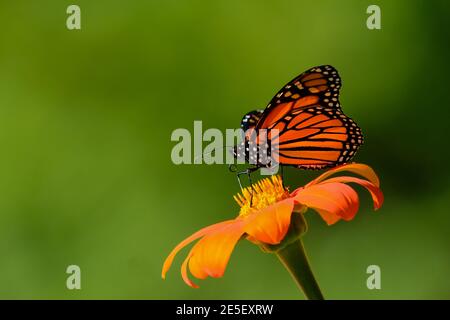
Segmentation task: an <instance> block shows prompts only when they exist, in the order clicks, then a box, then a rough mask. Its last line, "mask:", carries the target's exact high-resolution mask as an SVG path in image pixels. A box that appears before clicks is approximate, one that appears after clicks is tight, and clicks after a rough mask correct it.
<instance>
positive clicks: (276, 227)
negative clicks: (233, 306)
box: [162, 164, 383, 288]
mask: <svg viewBox="0 0 450 320" xmlns="http://www.w3.org/2000/svg"><path fill="white" fill-rule="evenodd" d="M342 171H349V172H352V173H354V174H357V175H360V176H361V177H363V178H364V179H361V178H356V177H352V176H339V177H334V178H329V177H330V176H331V175H333V174H335V173H338V172H342ZM350 182H353V183H356V184H359V185H361V186H363V187H365V188H366V189H367V190H368V191H369V192H370V194H371V196H372V199H373V202H374V208H375V210H377V209H378V208H380V207H381V205H382V203H383V194H382V192H381V190H380V188H379V186H380V183H379V180H378V177H377V175H376V174H375V172H374V171H373V170H372V169H371V168H370V167H369V166H367V165H364V164H348V165H343V166H340V167H336V168H333V169H331V170H329V171H327V172H325V173H323V174H322V175H320V176H319V177H318V178H316V179H314V180H313V181H311V182H310V183H308V184H307V185H306V186H304V187H301V188H298V189H296V190H294V191H293V192H289V191H288V190H287V189H286V188H285V187H283V184H282V180H281V178H280V177H279V176H272V177H271V178H266V179H263V180H261V181H259V182H257V183H256V184H254V185H253V189H252V187H249V188H246V189H243V190H242V194H238V195H237V196H235V199H236V201H237V203H238V204H239V205H240V207H241V209H240V213H239V216H238V217H236V218H235V219H233V220H227V221H223V222H219V223H217V224H214V225H211V226H209V227H206V228H203V229H201V230H199V231H197V232H196V233H194V234H193V235H191V236H190V237H188V238H187V239H185V240H183V241H182V242H181V243H180V244H178V245H177V246H176V247H175V248H174V249H173V250H172V252H171V253H170V254H169V256H168V257H167V259H166V260H165V262H164V265H163V269H162V277H163V279H164V278H165V276H166V273H167V271H168V270H169V268H170V266H171V264H172V262H173V259H174V257H175V255H176V254H177V253H178V251H180V250H181V249H182V248H183V247H185V246H186V245H188V244H189V243H191V242H193V241H195V240H197V239H200V240H199V241H198V242H197V243H196V244H195V245H194V246H193V248H192V249H191V251H190V252H189V254H188V255H187V257H186V259H185V260H184V262H183V264H182V266H181V275H182V277H183V280H184V281H185V282H186V283H187V284H188V285H189V286H191V287H194V288H197V285H196V284H194V283H193V282H192V281H191V280H190V279H189V277H188V269H189V271H190V272H191V274H192V275H193V276H194V277H196V278H198V279H205V278H207V277H208V276H209V277H213V278H219V277H222V276H223V274H224V272H225V269H226V266H227V264H228V260H229V259H230V256H231V253H232V252H233V249H234V247H235V245H236V243H237V242H238V241H239V239H241V238H242V237H243V236H244V237H246V238H247V239H248V240H250V241H252V242H254V243H256V244H263V245H277V244H280V243H281V242H282V240H283V239H284V238H285V236H286V234H287V232H288V229H289V227H290V225H291V216H292V214H293V212H294V214H303V213H304V212H305V211H306V209H307V208H311V209H314V210H316V211H317V212H318V213H319V214H320V216H321V217H322V218H323V220H325V222H326V223H327V224H328V225H331V224H334V223H336V222H337V221H339V220H341V219H343V220H352V219H353V218H354V216H355V215H356V212H357V211H358V207H359V199H358V195H357V193H356V191H355V190H354V189H353V188H351V187H349V186H348V185H346V184H345V183H350ZM252 193H253V198H252ZM250 204H251V205H250Z"/></svg>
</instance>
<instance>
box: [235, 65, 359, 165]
mask: <svg viewBox="0 0 450 320" xmlns="http://www.w3.org/2000/svg"><path fill="white" fill-rule="evenodd" d="M341 82H342V81H341V78H340V77H339V74H338V72H337V70H336V69H335V68H333V67H332V66H329V65H324V66H318V67H314V68H311V69H309V70H307V71H305V72H304V73H302V74H301V75H299V76H298V77H296V78H294V79H293V80H292V81H290V82H289V83H288V84H286V85H285V86H284V87H283V88H282V89H281V90H280V91H279V92H278V93H277V94H276V95H275V96H274V97H273V98H272V100H271V101H270V102H269V104H268V105H267V107H266V108H265V109H264V110H255V111H251V112H249V113H247V114H246V115H245V116H244V117H243V119H242V122H241V128H242V129H243V130H244V131H246V135H245V138H244V140H243V141H242V143H241V144H239V145H237V146H236V147H235V149H234V154H235V156H236V157H237V156H238V155H239V154H244V157H245V159H246V160H247V161H248V162H250V163H252V164H255V165H256V167H263V166H271V165H275V164H280V165H289V166H295V167H298V168H300V169H323V168H327V167H334V166H337V165H341V164H344V163H346V162H348V161H350V160H351V159H352V158H353V156H354V155H355V153H356V151H357V150H358V148H359V147H360V145H361V144H362V143H363V136H362V133H361V129H360V128H359V127H358V126H357V124H356V123H355V122H354V121H353V120H352V119H351V118H349V117H347V116H346V115H345V114H344V113H343V112H342V109H341V105H340V102H339V91H340V88H341V85H342V84H341ZM271 130H276V131H272V132H271ZM263 133H264V135H263ZM252 151H253V152H252ZM264 152H265V153H264ZM255 153H256V155H255ZM275 155H276V157H275V159H277V160H276V162H278V163H273V162H274V161H273V160H272V161H269V162H268V161H262V160H261V159H264V160H265V159H266V158H267V156H269V157H271V159H274V157H273V156H275Z"/></svg>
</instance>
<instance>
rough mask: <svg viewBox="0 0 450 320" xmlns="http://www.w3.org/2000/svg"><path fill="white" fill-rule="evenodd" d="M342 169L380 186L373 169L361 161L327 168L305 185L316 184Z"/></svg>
mask: <svg viewBox="0 0 450 320" xmlns="http://www.w3.org/2000/svg"><path fill="white" fill-rule="evenodd" d="M342 171H349V172H353V173H356V174H358V175H360V176H362V177H364V178H366V179H367V180H369V181H370V182H372V184H374V185H375V186H376V187H379V186H380V180H379V179H378V176H377V174H376V173H375V171H373V169H372V168H371V167H369V166H368V165H365V164H362V163H351V164H345V165H342V166H338V167H336V168H333V169H330V170H328V171H327V172H325V173H323V174H321V175H320V176H319V177H317V178H316V179H314V180H313V181H311V182H310V183H308V184H307V185H306V187H308V186H311V185H314V184H317V183H319V182H321V181H323V180H325V179H326V178H328V177H329V176H331V175H333V174H335V173H338V172H342Z"/></svg>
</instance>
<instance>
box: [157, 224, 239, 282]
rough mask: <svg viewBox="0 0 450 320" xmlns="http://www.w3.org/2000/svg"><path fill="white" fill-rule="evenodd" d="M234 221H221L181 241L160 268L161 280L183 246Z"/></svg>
mask: <svg viewBox="0 0 450 320" xmlns="http://www.w3.org/2000/svg"><path fill="white" fill-rule="evenodd" d="M233 222H234V220H227V221H223V222H219V223H216V224H213V225H210V226H208V227H206V228H203V229H201V230H199V231H197V232H196V233H194V234H193V235H191V236H190V237H188V238H186V239H185V240H183V241H181V242H180V243H179V244H178V245H177V246H176V247H175V248H174V249H173V250H172V252H170V254H169V255H168V256H167V258H166V260H165V261H164V265H163V268H162V273H161V276H162V278H163V279H165V278H166V273H167V271H168V270H169V269H170V266H171V265H172V262H173V259H174V258H175V255H176V254H177V253H178V251H180V250H181V249H183V248H184V247H185V246H187V245H188V244H189V243H191V242H192V241H195V240H197V239H198V238H201V237H203V236H204V235H206V234H208V233H210V232H213V231H215V230H217V229H220V228H221V227H223V226H225V225H228V224H230V223H233Z"/></svg>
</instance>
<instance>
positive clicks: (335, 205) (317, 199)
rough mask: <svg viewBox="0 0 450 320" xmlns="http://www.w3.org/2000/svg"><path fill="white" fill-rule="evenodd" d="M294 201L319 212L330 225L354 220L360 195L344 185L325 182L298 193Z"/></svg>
mask: <svg viewBox="0 0 450 320" xmlns="http://www.w3.org/2000/svg"><path fill="white" fill-rule="evenodd" d="M294 199H295V200H296V201H298V202H299V203H301V204H304V205H306V206H307V207H309V208H313V209H315V210H317V212H318V213H319V214H320V215H321V217H322V219H324V220H325V222H326V223H327V224H328V225H331V224H334V223H336V222H337V221H338V220H339V219H340V218H342V219H344V220H352V219H353V218H354V217H355V214H356V212H357V211H358V208H359V199H358V194H357V193H356V191H355V190H353V189H352V188H351V187H349V186H347V185H346V184H343V183H337V182H328V181H327V182H323V183H320V184H316V185H312V186H310V187H305V188H303V189H300V190H298V191H297V193H296V194H295V196H294Z"/></svg>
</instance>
